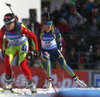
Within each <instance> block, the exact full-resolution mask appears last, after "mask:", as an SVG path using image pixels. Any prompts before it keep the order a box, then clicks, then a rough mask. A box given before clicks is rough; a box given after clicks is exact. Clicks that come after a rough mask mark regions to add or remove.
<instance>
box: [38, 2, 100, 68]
mask: <svg viewBox="0 0 100 97" xmlns="http://www.w3.org/2000/svg"><path fill="white" fill-rule="evenodd" d="M47 10H48V8H47V7H45V8H44V10H43V13H42V23H43V22H44V20H45V19H46V18H47V15H48V14H47V12H48V11H47ZM50 17H51V19H52V20H53V23H54V25H55V27H57V28H58V29H59V31H60V32H61V34H62V37H63V38H64V42H65V45H66V48H65V49H64V51H65V52H66V56H65V55H64V57H65V58H66V60H67V62H68V64H70V66H71V67H72V68H79V64H86V67H88V69H89V68H93V67H94V65H95V64H98V63H100V27H99V26H100V4H98V2H97V1H96V0H72V1H71V2H67V0H64V3H63V4H62V5H61V6H58V5H55V8H54V10H53V11H52V12H51V11H50ZM41 25H42V24H41ZM41 25H40V24H39V25H38V29H39V28H40V27H41ZM87 65H88V66H87ZM89 65H91V66H89ZM84 67H85V65H84ZM80 68H81V67H80Z"/></svg>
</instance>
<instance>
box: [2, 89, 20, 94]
mask: <svg viewBox="0 0 100 97" xmlns="http://www.w3.org/2000/svg"><path fill="white" fill-rule="evenodd" d="M0 92H3V93H4V92H7V93H14V94H21V93H20V92H16V91H14V90H4V89H3V90H0Z"/></svg>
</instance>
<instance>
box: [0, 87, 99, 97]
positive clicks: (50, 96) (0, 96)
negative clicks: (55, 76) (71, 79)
mask: <svg viewBox="0 0 100 97" xmlns="http://www.w3.org/2000/svg"><path fill="white" fill-rule="evenodd" d="M0 90H1V88H0ZM14 91H17V92H22V91H23V92H24V93H26V95H25V94H13V93H7V92H4V93H1V92H0V97H54V95H55V94H57V93H55V91H54V89H42V88H38V89H37V94H34V95H31V93H30V90H29V89H22V91H21V90H20V89H14ZM56 91H57V92H58V93H59V94H63V95H66V94H67V95H70V96H71V97H100V88H66V89H65V88H64V89H56ZM80 95H81V96H80ZM82 95H83V96H82ZM84 95H85V96H84ZM70 96H62V97H70Z"/></svg>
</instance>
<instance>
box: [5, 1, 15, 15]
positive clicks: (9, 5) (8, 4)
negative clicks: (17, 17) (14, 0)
mask: <svg viewBox="0 0 100 97" xmlns="http://www.w3.org/2000/svg"><path fill="white" fill-rule="evenodd" d="M5 4H6V5H7V6H8V7H9V9H10V11H11V12H12V13H13V14H14V12H13V10H12V9H11V4H10V3H5Z"/></svg>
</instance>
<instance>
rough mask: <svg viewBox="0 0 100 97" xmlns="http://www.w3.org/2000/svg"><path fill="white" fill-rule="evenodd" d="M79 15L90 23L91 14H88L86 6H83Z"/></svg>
mask: <svg viewBox="0 0 100 97" xmlns="http://www.w3.org/2000/svg"><path fill="white" fill-rule="evenodd" d="M80 14H81V15H82V16H83V17H85V18H86V19H87V20H88V21H89V22H90V21H91V20H90V16H91V14H90V13H89V11H88V10H87V7H86V4H84V5H83V8H82V10H81V12H80Z"/></svg>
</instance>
